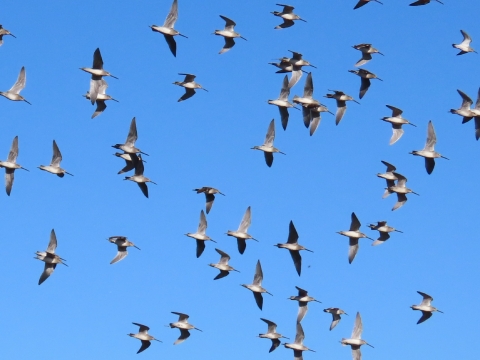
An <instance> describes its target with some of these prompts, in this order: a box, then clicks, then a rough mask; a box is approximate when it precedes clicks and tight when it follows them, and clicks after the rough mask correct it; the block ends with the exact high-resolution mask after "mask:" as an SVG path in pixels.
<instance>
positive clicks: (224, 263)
mask: <svg viewBox="0 0 480 360" xmlns="http://www.w3.org/2000/svg"><path fill="white" fill-rule="evenodd" d="M215 251H216V252H217V253H219V254H220V261H219V262H218V263H217V264H208V265H209V266H211V267H214V268H216V269H218V270H220V273H219V274H218V275H217V276H215V277H214V278H213V280H218V279H221V278H224V277H225V276H227V275H228V274H229V273H230V271H236V272H240V271H238V270H236V269H234V268H233V267H231V266H230V265H228V261H229V260H230V255H228V254H227V253H226V252H223V251H222V250H220V249H215Z"/></svg>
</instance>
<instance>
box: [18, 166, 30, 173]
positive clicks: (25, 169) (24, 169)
mask: <svg viewBox="0 0 480 360" xmlns="http://www.w3.org/2000/svg"><path fill="white" fill-rule="evenodd" d="M20 169H23V170H26V171H28V172H30V170H28V169H25V168H24V167H22V168H20Z"/></svg>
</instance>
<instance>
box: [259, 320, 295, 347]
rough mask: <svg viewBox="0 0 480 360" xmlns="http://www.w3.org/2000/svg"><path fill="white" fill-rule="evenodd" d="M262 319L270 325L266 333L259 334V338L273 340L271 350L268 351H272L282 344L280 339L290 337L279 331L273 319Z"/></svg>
mask: <svg viewBox="0 0 480 360" xmlns="http://www.w3.org/2000/svg"><path fill="white" fill-rule="evenodd" d="M260 320H262V321H264V322H266V323H267V325H268V329H267V332H266V333H265V334H258V337H259V338H262V339H270V340H272V346H271V347H270V350H269V351H268V352H269V353H271V352H272V351H273V350H275V349H276V348H277V347H278V346H279V345H280V339H281V338H285V339H288V338H287V337H285V336H283V335H282V334H278V333H277V324H275V323H274V322H273V321H270V320H267V319H264V318H260Z"/></svg>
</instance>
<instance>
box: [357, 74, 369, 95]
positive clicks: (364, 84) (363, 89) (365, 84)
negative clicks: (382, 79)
mask: <svg viewBox="0 0 480 360" xmlns="http://www.w3.org/2000/svg"><path fill="white" fill-rule="evenodd" d="M369 87H370V79H366V78H363V77H362V78H361V81H360V95H359V96H358V97H359V98H360V99H361V98H363V97H364V96H365V94H366V93H367V90H368V88H369Z"/></svg>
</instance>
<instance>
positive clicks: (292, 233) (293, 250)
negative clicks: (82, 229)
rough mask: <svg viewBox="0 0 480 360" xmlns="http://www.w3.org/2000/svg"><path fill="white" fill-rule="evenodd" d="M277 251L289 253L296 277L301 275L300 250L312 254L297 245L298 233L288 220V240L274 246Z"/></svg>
mask: <svg viewBox="0 0 480 360" xmlns="http://www.w3.org/2000/svg"><path fill="white" fill-rule="evenodd" d="M274 246H276V247H278V248H279V249H287V250H288V251H289V252H290V256H291V257H292V260H293V265H295V270H297V274H298V276H300V274H301V273H302V256H301V255H300V250H306V251H310V252H313V251H312V250H309V249H307V248H305V247H304V246H302V245H300V244H299V243H298V233H297V229H295V225H293V221H291V220H290V224H289V225H288V240H287V242H286V243H285V244H276V245H274Z"/></svg>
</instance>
